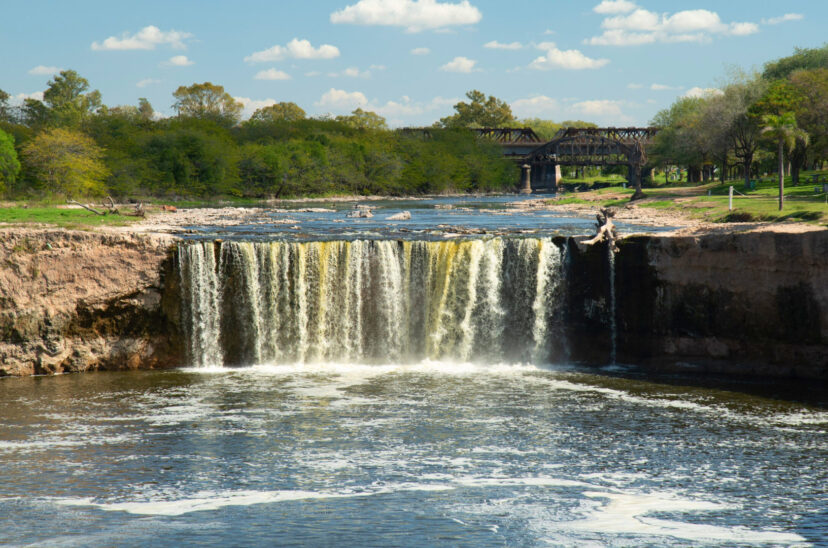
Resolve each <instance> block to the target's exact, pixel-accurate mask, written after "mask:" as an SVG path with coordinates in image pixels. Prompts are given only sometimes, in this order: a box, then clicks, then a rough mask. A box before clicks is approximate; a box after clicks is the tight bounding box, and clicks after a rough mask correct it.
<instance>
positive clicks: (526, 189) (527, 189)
mask: <svg viewBox="0 0 828 548" xmlns="http://www.w3.org/2000/svg"><path fill="white" fill-rule="evenodd" d="M520 169H521V180H520V193H521V194H532V166H530V165H529V164H523V165H522V166H520Z"/></svg>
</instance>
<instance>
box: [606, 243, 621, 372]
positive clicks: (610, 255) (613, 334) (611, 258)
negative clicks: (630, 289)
mask: <svg viewBox="0 0 828 548" xmlns="http://www.w3.org/2000/svg"><path fill="white" fill-rule="evenodd" d="M613 247H614V246H613V244H612V243H611V242H610V243H609V244H608V245H607V261H608V262H609V301H610V302H609V326H610V364H612V365H615V361H616V354H617V353H618V351H617V348H618V326H617V325H616V320H615V318H616V316H617V312H616V306H617V304H616V298H615V250H614V249H613Z"/></svg>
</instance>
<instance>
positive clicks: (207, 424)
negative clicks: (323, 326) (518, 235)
mask: <svg viewBox="0 0 828 548" xmlns="http://www.w3.org/2000/svg"><path fill="white" fill-rule="evenodd" d="M0 416H2V417H3V421H2V424H0V464H2V466H0V543H3V544H10V545H26V544H38V545H58V546H112V545H139V544H140V545H145V544H152V545H167V546H176V545H181V544H183V543H186V544H204V545H222V546H225V545H234V546H239V545H245V546H248V545H260V546H264V545H267V546H271V545H309V546H320V545H337V546H389V545H398V546H427V545H445V546H535V545H581V546H603V545H614V546H628V545H630V544H648V545H659V546H664V545H668V546H669V545H674V546H687V545H711V544H712V545H727V546H733V545H797V546H807V545H820V544H822V545H826V544H828V504H826V481H827V480H828V476H826V466H825V464H826V462H828V438H827V437H826V424H828V413H826V411H825V410H824V408H821V407H819V405H815V404H804V403H794V402H791V401H786V400H785V399H771V398H769V397H759V396H751V395H746V394H745V393H743V392H737V391H725V390H721V389H708V388H699V387H695V388H694V387H687V386H682V382H680V381H676V382H671V383H670V384H659V383H655V382H645V381H642V380H636V379H634V378H630V377H629V376H628V378H621V377H618V376H609V375H608V374H606V373H603V374H600V375H597V374H593V373H592V372H589V371H584V370H577V369H573V368H561V367H556V368H553V367H537V366H529V365H520V364H504V365H488V366H484V365H472V364H456V363H446V362H423V363H419V364H414V365H388V366H383V365H344V364H302V365H297V366H287V365H282V366H275V365H270V366H267V365H262V366H256V367H251V368H245V369H218V368H217V369H198V370H195V369H189V370H178V371H166V372H135V373H90V374H85V375H71V376H69V375H67V376H59V377H44V378H23V379H2V381H0Z"/></svg>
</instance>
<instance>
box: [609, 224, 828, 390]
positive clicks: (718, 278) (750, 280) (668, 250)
mask: <svg viewBox="0 0 828 548" xmlns="http://www.w3.org/2000/svg"><path fill="white" fill-rule="evenodd" d="M616 287H617V299H616V306H617V316H616V320H617V327H618V352H619V358H620V359H628V360H630V361H639V362H640V361H642V360H643V361H645V362H646V363H647V364H649V365H650V366H651V367H656V368H661V369H672V370H677V369H679V370H681V369H684V370H688V369H689V370H697V371H703V372H716V373H729V374H734V373H735V374H750V375H762V376H779V377H798V378H817V379H828V231H826V230H821V231H811V232H804V233H799V234H794V233H783V232H770V231H768V232H748V233H730V234H708V235H704V236H698V237H675V236H669V237H659V236H640V237H630V238H627V239H625V240H624V241H623V242H621V244H620V252H619V253H618V255H617V260H616Z"/></svg>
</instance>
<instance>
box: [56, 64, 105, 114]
mask: <svg viewBox="0 0 828 548" xmlns="http://www.w3.org/2000/svg"><path fill="white" fill-rule="evenodd" d="M88 89H89V81H88V80H87V79H86V78H83V77H81V76H80V75H79V74H78V73H77V72H75V71H74V70H63V71H61V72H60V74H58V75H57V76H55V77H53V78H52V80H51V81H49V85H48V87H47V88H46V91H44V92H43V103H44V104H45V105H46V107H47V108H48V119H49V121H50V122H51V123H52V124H53V125H57V126H60V127H72V128H75V127H78V126H80V124H81V123H82V122H83V121H84V120H86V119H87V118H88V117H89V116H90V115H91V114H92V113H94V112H96V111H97V110H98V109H99V108H101V92H100V91H98V90H94V91H90V92H87V90H88Z"/></svg>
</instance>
